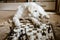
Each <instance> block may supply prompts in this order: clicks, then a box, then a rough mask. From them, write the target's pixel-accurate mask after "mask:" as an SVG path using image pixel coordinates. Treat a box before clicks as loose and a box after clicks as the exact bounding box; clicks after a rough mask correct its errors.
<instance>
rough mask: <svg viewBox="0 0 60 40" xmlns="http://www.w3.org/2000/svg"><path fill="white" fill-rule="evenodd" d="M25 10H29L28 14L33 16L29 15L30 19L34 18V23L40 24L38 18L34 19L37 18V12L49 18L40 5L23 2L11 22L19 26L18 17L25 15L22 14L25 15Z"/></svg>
mask: <svg viewBox="0 0 60 40" xmlns="http://www.w3.org/2000/svg"><path fill="white" fill-rule="evenodd" d="M26 8H27V9H26ZM26 10H28V11H29V12H30V13H28V16H32V17H33V18H32V17H31V19H32V20H34V23H36V24H40V23H39V21H38V19H36V18H39V14H42V17H43V16H46V17H47V18H49V16H48V15H47V13H46V12H45V11H44V9H43V8H42V7H41V6H39V5H37V4H36V3H34V2H29V3H23V4H21V5H20V6H19V7H18V10H17V13H16V14H15V16H14V17H13V22H14V23H15V25H16V26H20V21H19V19H20V18H24V17H25V16H24V14H25V15H26V14H27V12H26V13H25V12H24V11H26ZM35 10H37V12H35ZM23 16H24V17H23Z"/></svg>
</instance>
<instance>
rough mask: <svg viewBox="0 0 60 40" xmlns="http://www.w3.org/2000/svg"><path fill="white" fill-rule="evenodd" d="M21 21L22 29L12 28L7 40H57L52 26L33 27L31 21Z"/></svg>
mask: <svg viewBox="0 0 60 40" xmlns="http://www.w3.org/2000/svg"><path fill="white" fill-rule="evenodd" d="M20 20H21V26H20V27H14V28H12V27H10V33H9V35H8V37H7V38H6V40H55V39H54V35H53V30H52V25H51V24H50V23H48V24H45V23H44V24H41V25H36V24H35V25H33V24H32V23H31V22H30V21H29V20H22V19H20Z"/></svg>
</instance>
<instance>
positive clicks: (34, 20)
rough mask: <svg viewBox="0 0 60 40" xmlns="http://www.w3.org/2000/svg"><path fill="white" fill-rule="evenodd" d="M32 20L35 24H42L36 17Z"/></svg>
mask: <svg viewBox="0 0 60 40" xmlns="http://www.w3.org/2000/svg"><path fill="white" fill-rule="evenodd" d="M30 19H31V20H32V22H33V24H36V25H40V22H39V21H38V19H36V18H34V17H31V18H30Z"/></svg>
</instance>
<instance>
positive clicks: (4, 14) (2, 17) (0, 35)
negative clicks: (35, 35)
mask: <svg viewBox="0 0 60 40" xmlns="http://www.w3.org/2000/svg"><path fill="white" fill-rule="evenodd" d="M15 13H16V11H0V24H1V23H2V22H3V23H4V24H5V25H4V26H0V40H4V38H5V37H6V35H7V33H9V26H8V25H6V22H5V21H7V20H8V19H9V18H10V16H12V15H14V14H15ZM49 13H51V14H49V15H50V17H51V18H50V22H51V23H52V24H53V25H54V26H53V29H54V33H55V38H56V40H60V27H57V25H58V24H59V25H60V15H57V14H53V12H49Z"/></svg>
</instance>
